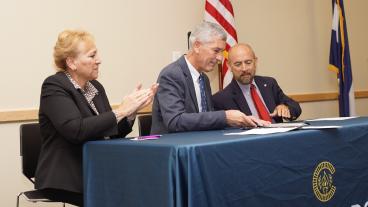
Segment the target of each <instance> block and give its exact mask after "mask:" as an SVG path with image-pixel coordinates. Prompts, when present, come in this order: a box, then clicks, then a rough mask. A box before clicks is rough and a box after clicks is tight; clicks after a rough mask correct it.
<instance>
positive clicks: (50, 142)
mask: <svg viewBox="0 0 368 207" xmlns="http://www.w3.org/2000/svg"><path fill="white" fill-rule="evenodd" d="M91 83H92V84H93V85H94V86H95V87H96V89H97V90H98V95H96V96H95V97H94V99H93V102H94V104H95V106H96V108H97V110H98V112H99V113H100V114H99V115H96V114H95V113H94V111H93V110H92V109H91V107H90V106H89V104H88V103H87V100H86V98H85V97H84V96H83V94H82V93H81V92H80V91H79V90H77V89H75V88H74V86H73V84H72V83H71V82H70V80H69V79H68V78H67V77H66V75H65V74H64V73H62V72H59V73H56V74H55V75H52V76H50V77H48V78H47V79H46V80H45V81H44V83H43V85H42V91H41V100H40V108H39V123H40V128H41V135H42V147H41V153H40V157H39V161H38V166H37V170H36V175H35V179H36V182H35V188H37V189H43V188H55V189H63V190H68V191H73V192H78V193H83V179H82V149H83V143H85V142H86V141H89V140H99V139H104V137H108V136H113V137H124V136H125V135H127V134H128V133H129V132H131V130H132V129H131V126H130V124H129V123H128V121H127V119H123V120H122V121H120V122H119V124H117V123H116V117H115V115H114V113H113V112H112V110H111V106H110V104H109V101H108V99H107V96H106V93H105V90H104V88H103V86H102V85H101V84H100V83H99V82H98V81H96V80H93V81H91Z"/></svg>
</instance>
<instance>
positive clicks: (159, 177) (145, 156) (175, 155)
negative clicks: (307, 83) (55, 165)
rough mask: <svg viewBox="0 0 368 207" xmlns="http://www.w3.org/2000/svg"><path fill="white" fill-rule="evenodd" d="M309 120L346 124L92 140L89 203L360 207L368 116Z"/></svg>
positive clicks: (365, 186) (366, 195) (367, 193)
mask: <svg viewBox="0 0 368 207" xmlns="http://www.w3.org/2000/svg"><path fill="white" fill-rule="evenodd" d="M311 125H312V126H313V125H339V126H342V128H338V129H325V130H302V129H300V130H295V131H290V132H287V133H278V134H271V135H241V136H239V135H231V136H225V135H224V133H229V132H238V131H240V130H239V129H232V130H218V131H204V132H186V133H176V134H167V135H163V136H162V137H160V138H159V139H158V140H145V141H132V140H129V139H116V140H106V141H94V142H88V143H87V144H85V146H84V163H83V165H84V166H83V169H84V194H85V205H86V206H87V207H101V206H106V207H109V206H111V207H117V206H122V207H187V206H188V207H243V206H252V207H254V206H308V207H310V206H352V205H355V204H359V205H361V206H363V205H364V203H365V202H366V201H368V118H366V117H360V118H354V119H350V120H345V121H319V122H311ZM321 163H327V164H321ZM319 164H320V165H319ZM318 166H321V168H318ZM331 166H332V167H331ZM316 172H317V174H316ZM313 175H315V180H313ZM313 187H314V188H313ZM316 191H319V192H320V193H319V194H318V192H316Z"/></svg>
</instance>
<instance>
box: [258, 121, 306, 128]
mask: <svg viewBox="0 0 368 207" xmlns="http://www.w3.org/2000/svg"><path fill="white" fill-rule="evenodd" d="M303 126H307V124H306V123H303V122H284V123H274V124H270V125H269V126H264V127H267V128H285V127H286V128H290V127H303Z"/></svg>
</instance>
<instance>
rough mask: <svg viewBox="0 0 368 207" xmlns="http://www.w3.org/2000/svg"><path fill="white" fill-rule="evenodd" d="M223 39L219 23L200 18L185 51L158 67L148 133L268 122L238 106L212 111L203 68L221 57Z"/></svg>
mask: <svg viewBox="0 0 368 207" xmlns="http://www.w3.org/2000/svg"><path fill="white" fill-rule="evenodd" d="M225 41H226V33H225V31H224V30H223V29H222V28H221V27H220V26H218V25H217V24H214V23H209V22H203V23H202V24H200V25H199V26H198V27H197V28H196V29H195V30H194V31H193V33H192V34H191V36H190V39H189V44H190V49H189V51H188V53H187V55H185V56H182V57H180V58H179V59H178V60H177V61H175V62H173V63H171V64H170V65H168V66H166V67H165V68H164V69H163V70H162V71H161V73H160V75H159V77H158V80H157V82H158V83H159V88H158V91H157V94H156V96H155V99H154V102H153V106H152V127H151V134H163V133H169V132H182V131H195V130H210V129H221V128H225V127H227V126H236V127H246V126H250V127H256V126H263V125H267V124H269V122H266V121H262V120H259V119H257V118H255V117H252V116H246V115H245V114H244V113H242V112H240V111H239V110H227V111H213V104H212V101H211V88H210V84H209V80H208V77H207V76H206V75H205V74H204V72H209V71H212V70H213V69H214V67H215V66H216V65H217V62H218V61H221V60H222V51H223V50H224V49H225V45H226V42H225Z"/></svg>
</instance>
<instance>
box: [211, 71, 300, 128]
mask: <svg viewBox="0 0 368 207" xmlns="http://www.w3.org/2000/svg"><path fill="white" fill-rule="evenodd" d="M254 81H255V82H256V84H257V86H258V89H259V90H260V93H261V95H262V98H263V100H264V102H265V104H266V106H267V108H268V110H269V111H270V112H271V113H272V112H273V111H274V110H275V108H276V106H278V105H280V104H285V105H287V106H288V107H289V110H290V114H291V120H294V119H296V118H298V117H299V116H300V114H301V113H302V109H301V108H300V106H299V103H298V102H296V101H294V100H293V99H291V98H289V97H288V96H287V95H285V94H284V92H283V91H282V90H281V88H280V86H279V85H278V84H277V81H276V80H275V79H274V78H271V77H265V76H255V77H254ZM212 100H213V104H214V107H215V110H230V109H237V110H240V111H242V112H243V113H245V114H246V115H252V113H251V111H250V109H249V106H248V103H247V101H246V100H245V98H244V95H243V93H242V91H241V89H240V87H239V85H238V83H237V82H236V80H235V79H233V80H232V81H231V83H230V84H229V85H228V86H227V87H226V88H224V90H222V91H219V92H217V93H216V94H214V95H213V96H212ZM274 120H275V121H276V122H282V118H280V117H274Z"/></svg>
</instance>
